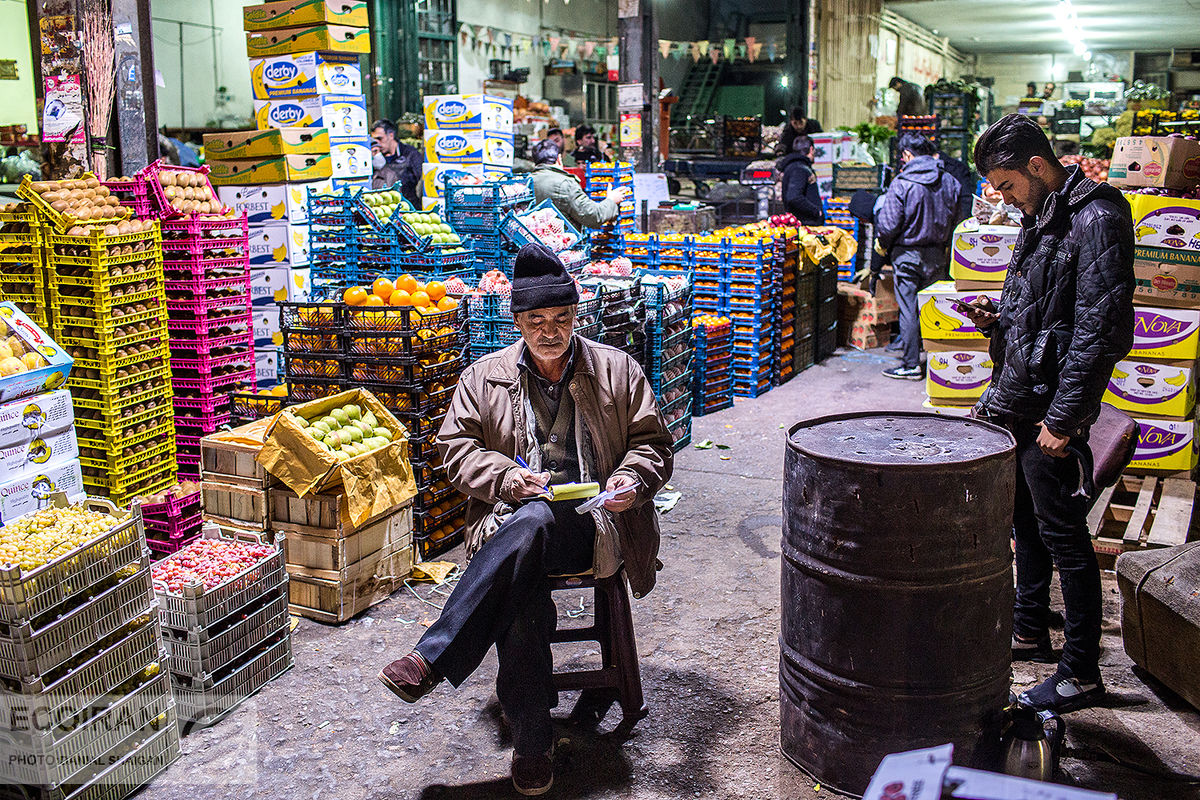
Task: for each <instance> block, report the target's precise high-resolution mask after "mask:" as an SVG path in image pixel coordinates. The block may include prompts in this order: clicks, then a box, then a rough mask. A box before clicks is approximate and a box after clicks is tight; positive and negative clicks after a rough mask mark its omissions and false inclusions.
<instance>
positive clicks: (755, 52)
mask: <svg viewBox="0 0 1200 800" xmlns="http://www.w3.org/2000/svg"><path fill="white" fill-rule="evenodd" d="M762 49H763V43H762V42H755V43H754V44H752V45H750V60H751V61H757V60H758V57H759V55H760V54H761V53H762Z"/></svg>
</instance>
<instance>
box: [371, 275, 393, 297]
mask: <svg viewBox="0 0 1200 800" xmlns="http://www.w3.org/2000/svg"><path fill="white" fill-rule="evenodd" d="M395 288H396V287H395V286H393V285H392V282H391V281H390V280H388V279H387V278H376V279H375V283H373V284H371V291H373V292H374V293H375V294H377V295H379V296H380V297H382V298H383V299H384V300H387V299H388V298H389V297H391V296H392V292H393V291H394V290H395Z"/></svg>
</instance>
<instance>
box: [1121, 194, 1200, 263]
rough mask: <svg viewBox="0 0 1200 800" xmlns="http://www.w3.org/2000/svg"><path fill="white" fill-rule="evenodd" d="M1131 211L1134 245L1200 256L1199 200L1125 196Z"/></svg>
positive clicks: (1139, 195) (1144, 195)
mask: <svg viewBox="0 0 1200 800" xmlns="http://www.w3.org/2000/svg"><path fill="white" fill-rule="evenodd" d="M1126 198H1127V199H1128V200H1129V207H1130V209H1131V210H1132V211H1133V236H1134V239H1135V240H1136V242H1137V244H1139V245H1142V246H1148V247H1170V248H1173V249H1176V250H1190V251H1191V252H1193V253H1197V252H1200V200H1183V199H1181V198H1178V197H1159V196H1156V195H1150V194H1130V195H1126Z"/></svg>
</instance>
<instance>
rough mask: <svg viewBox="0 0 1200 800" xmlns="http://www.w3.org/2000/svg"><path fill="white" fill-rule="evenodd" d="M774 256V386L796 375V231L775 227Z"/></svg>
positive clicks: (798, 252) (797, 233)
mask: <svg viewBox="0 0 1200 800" xmlns="http://www.w3.org/2000/svg"><path fill="white" fill-rule="evenodd" d="M775 256H776V263H777V264H778V269H779V336H778V337H777V343H776V347H775V368H776V377H775V383H776V385H782V384H784V383H787V382H788V381H790V380H791V379H792V378H794V377H795V376H796V373H797V372H799V370H798V369H797V368H796V358H795V356H796V342H797V340H798V337H799V335H800V331H799V330H798V329H797V327H796V315H797V304H796V300H797V298H796V278H797V275H798V270H799V267H800V244H799V232H798V231H797V230H796V229H795V228H776V229H775Z"/></svg>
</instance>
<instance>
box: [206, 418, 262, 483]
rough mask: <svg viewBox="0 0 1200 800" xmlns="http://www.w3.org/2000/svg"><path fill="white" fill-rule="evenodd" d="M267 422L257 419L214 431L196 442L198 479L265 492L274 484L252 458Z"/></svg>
mask: <svg viewBox="0 0 1200 800" xmlns="http://www.w3.org/2000/svg"><path fill="white" fill-rule="evenodd" d="M270 422H271V420H270V419H259V420H255V421H254V422H250V423H247V424H245V425H242V426H240V427H238V428H234V429H233V430H229V431H218V432H217V433H213V434H209V435H208V436H205V437H204V438H202V439H201V440H200V476H201V478H202V479H203V480H210V481H212V480H215V481H219V482H221V483H227V484H237V485H241V486H251V487H254V488H258V489H266V488H268V487H270V486H273V485H275V484H277V483H279V481H277V480H276V479H275V478H274V476H272V475H271V473H269V472H267V471H266V469H265V468H263V466H262V464H259V463H258V462H257V461H256V460H255V458H257V456H258V454H259V452H260V451H261V450H262V443H263V438H264V437H265V436H266V430H267V426H268V425H269V424H270Z"/></svg>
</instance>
